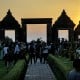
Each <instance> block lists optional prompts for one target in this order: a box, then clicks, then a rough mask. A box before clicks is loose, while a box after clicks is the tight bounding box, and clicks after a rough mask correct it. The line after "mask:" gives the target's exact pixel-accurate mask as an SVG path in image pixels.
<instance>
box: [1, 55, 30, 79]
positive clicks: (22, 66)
mask: <svg viewBox="0 0 80 80" xmlns="http://www.w3.org/2000/svg"><path fill="white" fill-rule="evenodd" d="M26 58H27V60H28V58H29V57H28V56H27V57H26ZM26 68H27V64H26V61H25V60H24V59H22V60H18V62H17V63H16V64H15V66H14V67H13V69H12V70H11V71H10V72H9V73H8V74H7V75H5V76H4V77H3V78H2V79H1V80H22V78H23V76H24V73H25V71H26Z"/></svg>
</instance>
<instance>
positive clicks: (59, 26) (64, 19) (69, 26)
mask: <svg viewBox="0 0 80 80" xmlns="http://www.w3.org/2000/svg"><path fill="white" fill-rule="evenodd" d="M74 26H75V24H74V23H73V21H72V20H71V19H70V17H68V16H67V14H66V12H65V10H63V11H62V13H61V15H60V16H59V17H58V19H57V20H56V21H55V23H54V24H53V28H52V37H53V41H56V39H57V38H58V30H69V41H71V40H73V39H74V34H73V33H74Z"/></svg>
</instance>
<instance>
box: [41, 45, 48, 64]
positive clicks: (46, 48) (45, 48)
mask: <svg viewBox="0 0 80 80" xmlns="http://www.w3.org/2000/svg"><path fill="white" fill-rule="evenodd" d="M42 54H43V58H44V63H45V62H46V60H47V56H48V46H47V45H45V47H44V48H43V52H42Z"/></svg>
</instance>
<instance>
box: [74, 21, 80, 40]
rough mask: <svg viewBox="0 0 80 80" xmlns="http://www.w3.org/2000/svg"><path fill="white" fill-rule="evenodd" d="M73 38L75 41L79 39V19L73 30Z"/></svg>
mask: <svg viewBox="0 0 80 80" xmlns="http://www.w3.org/2000/svg"><path fill="white" fill-rule="evenodd" d="M74 40H75V41H78V40H80V21H79V24H78V25H77V27H76V29H75V31H74Z"/></svg>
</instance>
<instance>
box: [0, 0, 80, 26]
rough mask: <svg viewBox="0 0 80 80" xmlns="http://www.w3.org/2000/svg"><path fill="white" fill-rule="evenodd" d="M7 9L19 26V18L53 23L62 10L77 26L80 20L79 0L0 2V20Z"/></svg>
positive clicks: (5, 0) (10, 0)
mask: <svg viewBox="0 0 80 80" xmlns="http://www.w3.org/2000/svg"><path fill="white" fill-rule="evenodd" d="M8 9H10V10H11V12H12V14H13V16H14V17H15V18H16V20H18V22H19V23H20V24H21V18H53V23H54V22H55V21H56V20H57V18H58V17H59V16H60V14H61V12H62V10H63V9H65V11H66V12H67V15H68V16H69V17H70V18H71V19H72V20H73V22H74V23H75V24H76V25H77V24H78V23H79V20H80V0H0V20H2V19H3V17H4V16H5V15H6V12H7V11H8Z"/></svg>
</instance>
